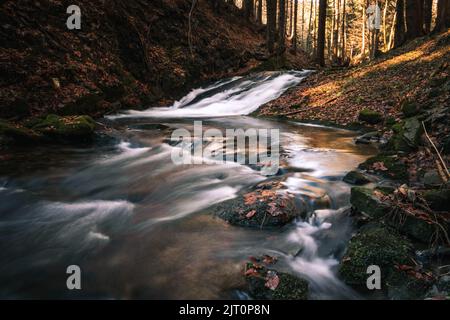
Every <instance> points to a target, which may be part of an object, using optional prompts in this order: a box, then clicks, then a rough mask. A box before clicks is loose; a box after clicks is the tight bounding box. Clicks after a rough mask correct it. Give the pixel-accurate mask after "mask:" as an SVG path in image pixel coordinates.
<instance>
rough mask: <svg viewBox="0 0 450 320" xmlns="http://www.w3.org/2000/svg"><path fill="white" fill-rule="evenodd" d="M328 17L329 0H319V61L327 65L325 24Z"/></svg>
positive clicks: (322, 64)
mask: <svg viewBox="0 0 450 320" xmlns="http://www.w3.org/2000/svg"><path fill="white" fill-rule="evenodd" d="M326 18H327V0H320V1H319V25H318V29H319V30H318V32H317V63H318V64H319V65H320V66H322V67H323V66H325V26H326Z"/></svg>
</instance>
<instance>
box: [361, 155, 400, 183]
mask: <svg viewBox="0 0 450 320" xmlns="http://www.w3.org/2000/svg"><path fill="white" fill-rule="evenodd" d="M376 162H382V163H383V164H384V166H385V167H386V169H387V170H386V171H378V173H381V174H382V175H383V176H384V177H386V178H390V179H394V180H406V179H407V178H408V171H407V168H406V165H405V164H404V163H401V162H399V161H397V160H395V159H394V158H393V157H391V156H387V155H383V154H381V155H377V156H375V157H372V158H369V159H367V160H366V161H365V162H363V163H361V164H360V165H359V168H360V169H363V170H368V169H371V167H372V165H373V164H374V163H376Z"/></svg>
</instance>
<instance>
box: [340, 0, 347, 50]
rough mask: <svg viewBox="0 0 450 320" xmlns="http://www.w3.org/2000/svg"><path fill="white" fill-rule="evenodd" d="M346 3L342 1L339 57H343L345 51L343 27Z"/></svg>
mask: <svg viewBox="0 0 450 320" xmlns="http://www.w3.org/2000/svg"><path fill="white" fill-rule="evenodd" d="M345 11H346V3H345V0H343V2H342V27H341V58H342V59H344V58H345V51H346V48H345V46H346V43H345V28H346V25H345V23H346V17H347V14H346V12H345Z"/></svg>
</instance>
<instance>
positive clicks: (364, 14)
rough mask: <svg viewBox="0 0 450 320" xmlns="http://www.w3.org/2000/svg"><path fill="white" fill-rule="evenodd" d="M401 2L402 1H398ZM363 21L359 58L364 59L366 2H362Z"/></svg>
mask: <svg viewBox="0 0 450 320" xmlns="http://www.w3.org/2000/svg"><path fill="white" fill-rule="evenodd" d="M400 1H403V0H400ZM362 6H363V19H362V32H361V38H362V40H361V57H362V58H364V57H365V55H366V20H367V17H366V6H367V1H364V2H363V5H362Z"/></svg>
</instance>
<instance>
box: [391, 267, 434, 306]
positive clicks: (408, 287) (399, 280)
mask: <svg viewBox="0 0 450 320" xmlns="http://www.w3.org/2000/svg"><path fill="white" fill-rule="evenodd" d="M417 274H419V273H417ZM432 285H433V279H431V278H428V277H427V276H422V275H420V276H417V277H416V276H414V274H413V275H411V274H409V273H408V271H406V270H398V271H397V272H395V273H393V274H392V276H391V277H390V279H389V283H388V286H387V296H388V298H389V299H392V300H422V299H424V298H425V296H426V295H427V293H428V291H429V289H430V288H431V286H432Z"/></svg>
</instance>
